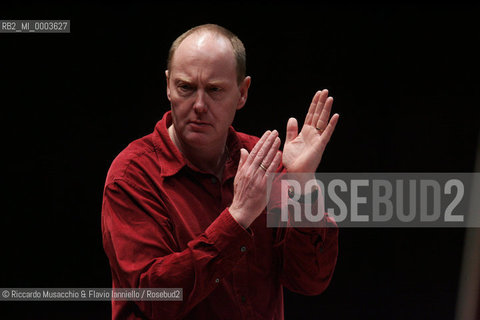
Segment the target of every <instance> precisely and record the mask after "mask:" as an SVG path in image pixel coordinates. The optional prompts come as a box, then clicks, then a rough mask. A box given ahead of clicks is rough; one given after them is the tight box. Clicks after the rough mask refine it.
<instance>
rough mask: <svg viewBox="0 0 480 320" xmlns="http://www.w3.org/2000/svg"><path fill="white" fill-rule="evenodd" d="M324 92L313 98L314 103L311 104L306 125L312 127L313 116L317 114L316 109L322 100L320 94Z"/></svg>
mask: <svg viewBox="0 0 480 320" xmlns="http://www.w3.org/2000/svg"><path fill="white" fill-rule="evenodd" d="M321 93H322V91H321V90H320V91H317V92H316V93H315V95H314V96H313V99H312V102H311V103H310V107H309V108H308V112H307V116H306V117H305V124H308V125H311V124H312V119H313V114H314V113H315V108H316V107H317V103H318V99H319V98H320V94H321Z"/></svg>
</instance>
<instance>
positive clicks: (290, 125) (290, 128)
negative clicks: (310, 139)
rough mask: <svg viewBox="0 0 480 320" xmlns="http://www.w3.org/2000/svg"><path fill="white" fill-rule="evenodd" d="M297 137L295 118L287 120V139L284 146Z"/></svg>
mask: <svg viewBox="0 0 480 320" xmlns="http://www.w3.org/2000/svg"><path fill="white" fill-rule="evenodd" d="M297 136H298V122H297V119H295V118H290V119H288V122H287V137H286V139H285V144H287V143H289V142H290V141H292V140H293V139H295V138H296V137H297Z"/></svg>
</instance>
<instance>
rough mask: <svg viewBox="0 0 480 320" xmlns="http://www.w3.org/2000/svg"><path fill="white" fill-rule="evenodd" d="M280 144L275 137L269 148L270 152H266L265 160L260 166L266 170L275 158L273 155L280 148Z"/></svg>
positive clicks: (278, 139)
mask: <svg viewBox="0 0 480 320" xmlns="http://www.w3.org/2000/svg"><path fill="white" fill-rule="evenodd" d="M280 142H281V141H280V138H279V137H276V138H275V141H274V142H273V144H272V146H271V148H270V150H269V151H268V153H267V155H266V156H265V158H264V159H263V161H262V162H261V164H263V166H264V167H266V168H268V167H269V166H270V163H272V160H273V158H275V155H276V154H277V152H278V148H279V147H280Z"/></svg>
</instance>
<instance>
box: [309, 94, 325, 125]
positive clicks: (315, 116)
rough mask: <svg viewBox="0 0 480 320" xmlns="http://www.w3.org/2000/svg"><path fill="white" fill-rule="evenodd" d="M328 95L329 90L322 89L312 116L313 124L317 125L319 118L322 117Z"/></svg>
mask: <svg viewBox="0 0 480 320" xmlns="http://www.w3.org/2000/svg"><path fill="white" fill-rule="evenodd" d="M327 97H328V90H327V89H325V90H322V93H321V94H320V97H319V99H318V103H317V106H316V107H315V112H314V113H313V117H312V126H314V125H316V124H317V122H318V119H319V118H320V114H321V113H322V110H323V106H324V105H325V101H326V100H327Z"/></svg>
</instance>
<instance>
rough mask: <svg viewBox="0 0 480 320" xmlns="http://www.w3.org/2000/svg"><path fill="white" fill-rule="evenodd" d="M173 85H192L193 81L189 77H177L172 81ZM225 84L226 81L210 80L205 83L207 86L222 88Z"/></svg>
mask: <svg viewBox="0 0 480 320" xmlns="http://www.w3.org/2000/svg"><path fill="white" fill-rule="evenodd" d="M172 80H173V82H174V83H175V84H178V83H181V82H184V83H188V84H193V83H194V82H195V81H192V80H191V79H190V78H189V77H182V76H177V77H176V78H174V79H172ZM226 83H227V81H224V80H212V81H208V82H207V86H223V85H225V84H226Z"/></svg>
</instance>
